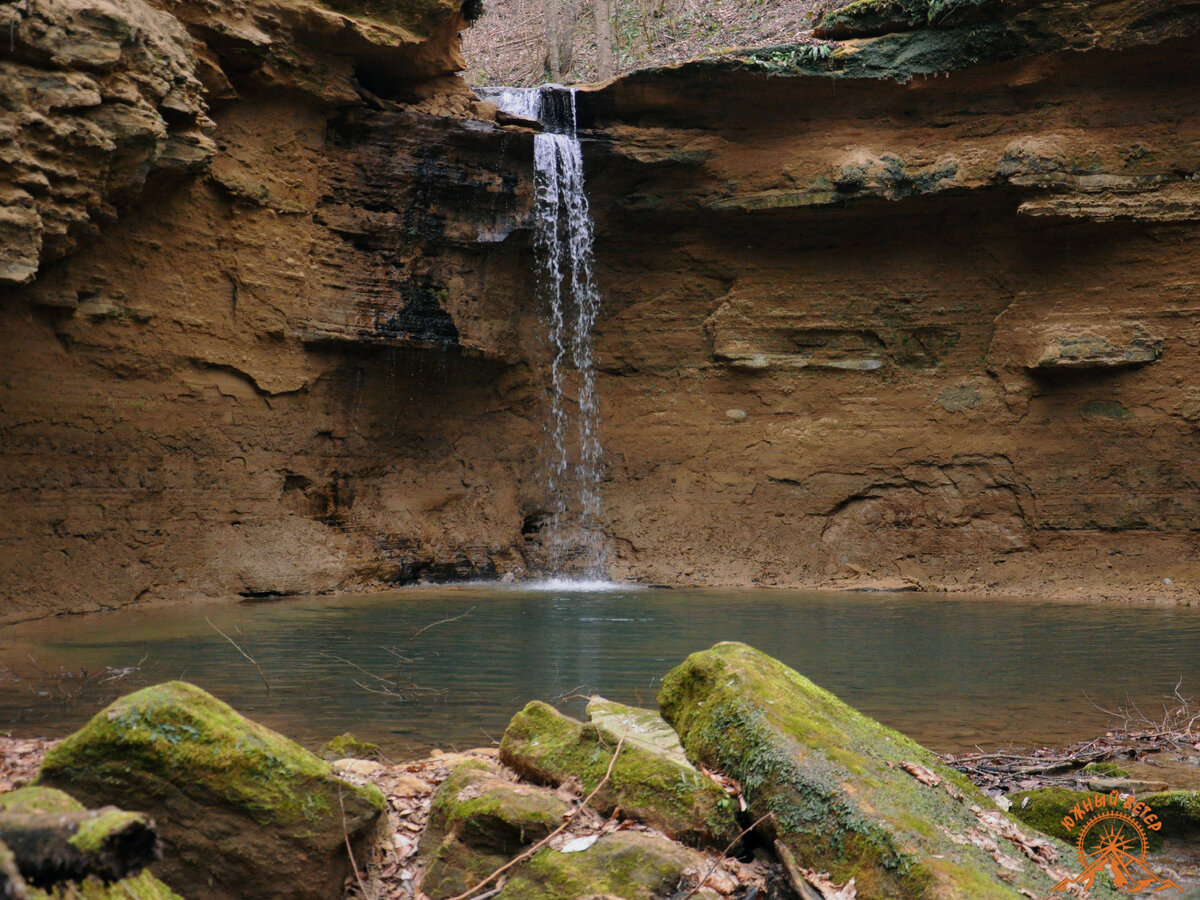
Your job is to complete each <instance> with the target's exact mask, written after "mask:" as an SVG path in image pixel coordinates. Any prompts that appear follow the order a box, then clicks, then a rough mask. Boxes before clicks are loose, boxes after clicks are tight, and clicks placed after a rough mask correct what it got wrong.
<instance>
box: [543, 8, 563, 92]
mask: <svg viewBox="0 0 1200 900" xmlns="http://www.w3.org/2000/svg"><path fill="white" fill-rule="evenodd" d="M546 71H547V72H549V73H550V80H551V81H558V80H559V79H560V78H562V63H561V61H560V60H559V58H558V0H546Z"/></svg>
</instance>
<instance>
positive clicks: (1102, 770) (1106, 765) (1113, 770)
mask: <svg viewBox="0 0 1200 900" xmlns="http://www.w3.org/2000/svg"><path fill="white" fill-rule="evenodd" d="M1082 771H1083V774H1084V775H1098V776H1100V777H1102V778H1128V777H1129V770H1128V769H1122V768H1121V767H1120V766H1118V765H1117V764H1116V763H1111V762H1096V763H1088V764H1087V765H1086V766H1084V767H1083V770H1082Z"/></svg>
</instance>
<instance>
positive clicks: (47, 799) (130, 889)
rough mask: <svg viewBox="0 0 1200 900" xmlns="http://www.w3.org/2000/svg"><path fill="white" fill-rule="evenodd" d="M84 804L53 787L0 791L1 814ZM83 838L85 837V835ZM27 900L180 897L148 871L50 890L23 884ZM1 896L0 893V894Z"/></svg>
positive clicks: (34, 812)
mask: <svg viewBox="0 0 1200 900" xmlns="http://www.w3.org/2000/svg"><path fill="white" fill-rule="evenodd" d="M85 808H86V807H84V805H83V804H82V803H80V802H79V801H78V800H76V799H75V798H74V797H72V796H71V795H70V794H67V793H64V792H63V791H60V790H56V789H55V788H48V787H40V786H38V785H27V786H26V787H23V788H18V789H17V790H15V791H10V792H9V793H7V794H0V813H10V814H15V815H38V814H45V813H73V812H82V811H83V810H84V809H85ZM84 839H86V836H84ZM26 894H27V896H28V897H29V900H52V898H53V900H57V898H60V897H69V898H72V900H74V898H78V900H129V898H130V897H137V898H139V900H180V897H179V895H178V894H176V893H175V892H174V891H172V890H171V889H170V888H169V887H167V886H166V885H165V884H163V883H162V882H161V881H159V880H158V879H157V878H155V877H154V876H153V875H151V874H150V872H149V870H144V871H142V872H139V873H138V874H137V875H131V876H130V877H128V878H123V879H121V880H120V881H114V882H112V883H111V884H105V883H103V882H101V881H100V880H99V879H96V878H88V879H87V880H86V881H83V882H81V883H80V882H70V883H68V884H66V885H63V886H62V887H61V888H56V889H54V890H51V891H45V890H41V889H39V888H35V887H28V886H27V887H26ZM2 896H3V895H2V894H0V897H2Z"/></svg>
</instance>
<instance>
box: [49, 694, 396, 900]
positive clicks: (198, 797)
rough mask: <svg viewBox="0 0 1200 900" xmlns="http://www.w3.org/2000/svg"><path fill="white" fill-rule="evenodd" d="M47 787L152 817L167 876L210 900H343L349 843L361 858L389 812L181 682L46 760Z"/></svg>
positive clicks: (372, 792) (93, 727)
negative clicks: (257, 899)
mask: <svg viewBox="0 0 1200 900" xmlns="http://www.w3.org/2000/svg"><path fill="white" fill-rule="evenodd" d="M38 783H39V784H41V785H48V786H52V787H61V788H65V789H68V790H70V792H71V794H72V795H73V796H75V797H77V798H79V799H80V800H82V801H84V802H85V803H87V804H88V805H102V804H106V803H112V804H116V805H118V806H122V807H124V808H127V809H136V810H139V811H143V812H146V813H148V814H150V815H152V816H153V817H154V818H155V820H156V821H157V823H158V827H159V836H160V837H161V839H162V841H163V844H164V858H163V862H162V864H161V865H159V866H156V869H157V870H158V871H159V875H160V877H162V879H163V880H164V881H166V882H167V884H169V885H171V887H173V888H174V889H175V890H178V891H180V892H181V893H183V894H189V893H191V894H195V895H197V896H204V897H206V898H240V897H249V896H264V897H265V896H270V897H280V898H313V900H317V898H325V897H330V896H335V895H339V894H340V891H341V885H342V882H343V880H344V878H345V877H346V875H347V874H349V871H350V860H349V857H348V855H347V853H346V840H347V838H349V840H350V841H351V843H352V844H357V845H358V846H359V849H362V842H363V840H364V838H365V837H366V835H367V834H368V833H370V831H371V830H372V829H373V827H374V825H375V823H376V821H377V820H378V818H379V816H380V815H381V813H382V812H383V808H384V798H383V794H382V793H380V792H379V791H378V790H377V789H375V788H373V787H365V788H364V787H358V786H355V785H352V784H349V783H347V782H344V781H341V780H339V779H338V778H336V777H335V776H334V774H333V770H332V767H331V766H330V765H329V763H327V762H325V761H324V760H321V759H318V758H317V757H316V756H314V755H313V754H311V753H309V752H308V751H307V750H305V749H304V748H302V747H300V746H299V745H298V744H295V743H293V742H292V741H290V740H288V739H287V738H285V737H283V736H281V735H279V734H276V733H275V732H273V731H271V730H269V729H267V728H264V727H263V726H261V725H259V724H257V723H255V722H252V721H250V720H249V719H246V718H244V717H243V716H241V715H239V714H238V713H237V712H236V711H234V710H233V709H232V708H231V707H229V706H227V705H226V704H224V703H222V702H221V701H219V700H217V699H216V698H215V697H213V696H211V695H209V694H207V693H205V692H204V691H202V690H200V689H199V688H197V687H195V686H193V685H190V684H185V683H183V682H171V683H168V684H162V685H157V686H155V687H151V688H146V689H145V690H142V691H138V692H137V693H135V694H130V695H129V696H127V697H123V698H121V699H120V700H117V701H116V702H115V703H113V704H111V705H110V706H108V707H107V708H106V709H104V710H102V711H101V712H100V713H98V714H97V715H96V716H95V717H93V718H92V720H91V721H90V722H88V724H87V725H86V726H84V727H83V729H81V730H80V731H78V732H76V733H75V734H73V735H71V736H70V737H68V738H67V739H66V740H64V741H63V742H62V743H61V744H59V745H58V746H56V747H55V748H54V749H53V750H51V751H50V752H49V753H48V754H47V755H46V759H45V762H44V763H43V764H42V768H41V772H40V774H39V777H38Z"/></svg>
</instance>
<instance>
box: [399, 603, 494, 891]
mask: <svg viewBox="0 0 1200 900" xmlns="http://www.w3.org/2000/svg"><path fill="white" fill-rule="evenodd" d="M477 609H479V607H478V606H472V607H471V608H470V609H468V610H467V611H466V612H465V613H463V614H462V615H461V616H453V617H452V618H449V619H442V620H441V621H440V622H433V623H432V624H430V625H426V626H425V627H424V628H422V629H421V630H420V631H418V632H416V633H415V634H414V635H413V636H412V637H410V638H409V640H410V641H411V640H413V639H415V638H417V637H419V636H421V635H422V634H424V633H425V632H427V631H428V630H429V629H430V628H437V627H438V626H439V625H446V624H449V623H450V622H457V621H458V620H459V619H462V618H465V617H466V616H469V615H470V614H471V613H473V612H475V610H477ZM464 900H466V898H464Z"/></svg>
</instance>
